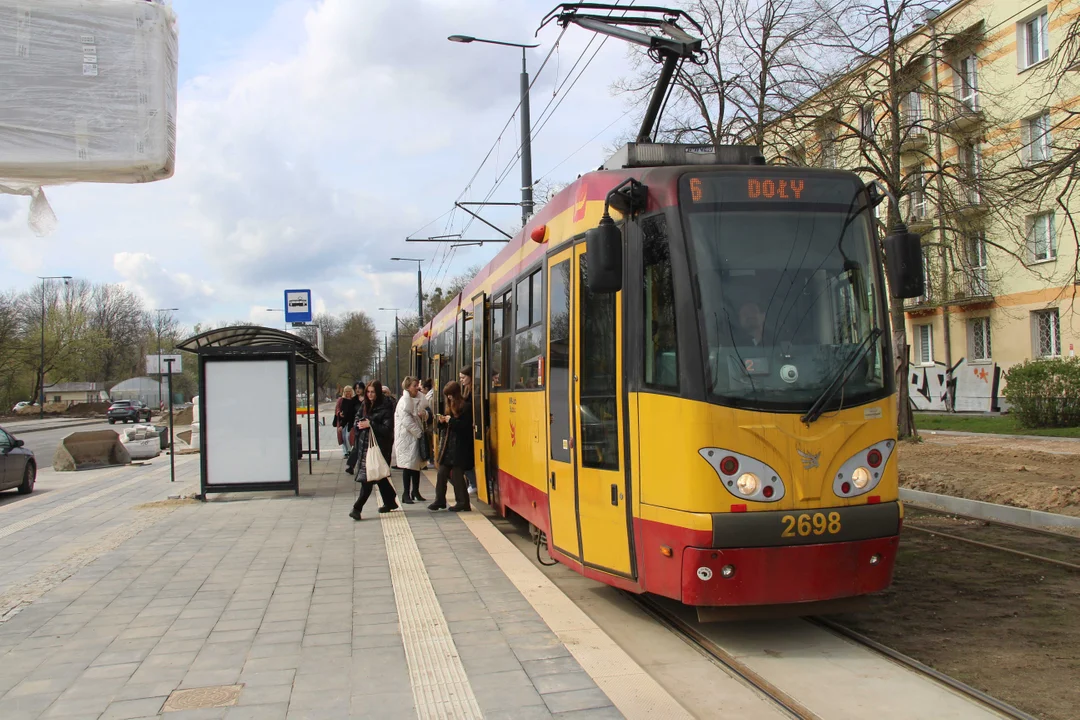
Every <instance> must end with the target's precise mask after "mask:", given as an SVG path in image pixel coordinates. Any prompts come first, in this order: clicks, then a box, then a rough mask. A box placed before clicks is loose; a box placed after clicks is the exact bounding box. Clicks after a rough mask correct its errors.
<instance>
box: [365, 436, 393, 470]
mask: <svg viewBox="0 0 1080 720" xmlns="http://www.w3.org/2000/svg"><path fill="white" fill-rule="evenodd" d="M368 435H369V436H370V438H371V440H370V443H369V444H368V449H367V455H366V457H367V468H366V477H365V480H367V482H377V481H379V480H382V479H383V478H388V477H390V466H389V465H387V464H386V458H384V457H383V454H382V450H380V449H379V441H378V440H376V439H375V432H374V431H372V432H370V433H368Z"/></svg>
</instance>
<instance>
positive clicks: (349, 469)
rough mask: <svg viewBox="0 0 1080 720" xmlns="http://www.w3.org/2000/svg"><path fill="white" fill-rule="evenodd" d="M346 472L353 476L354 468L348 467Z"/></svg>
mask: <svg viewBox="0 0 1080 720" xmlns="http://www.w3.org/2000/svg"><path fill="white" fill-rule="evenodd" d="M345 472H347V473H349V474H350V475H352V468H351V467H347V468H345Z"/></svg>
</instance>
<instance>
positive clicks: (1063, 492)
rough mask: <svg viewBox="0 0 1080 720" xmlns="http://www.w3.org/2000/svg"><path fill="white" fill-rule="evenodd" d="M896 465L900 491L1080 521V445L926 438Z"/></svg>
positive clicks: (907, 447) (902, 450) (904, 451)
mask: <svg viewBox="0 0 1080 720" xmlns="http://www.w3.org/2000/svg"><path fill="white" fill-rule="evenodd" d="M899 462H900V484H901V485H902V486H903V487H907V488H911V489H913V490H924V491H927V492H933V493H941V494H943V495H954V496H957V497H964V498H969V499H971V500H982V501H984V502H992V503H998V504H1001V505H1014V506H1016V507H1022V508H1029V509H1032V510H1043V511H1046V512H1055V513H1062V514H1064V515H1074V516H1078V517H1080V441H1074V440H1026V439H1019V438H1002V437H995V436H992V435H983V436H962V435H940V434H938V435H932V434H929V433H926V434H924V435H923V442H920V443H907V442H904V443H900V446H899Z"/></svg>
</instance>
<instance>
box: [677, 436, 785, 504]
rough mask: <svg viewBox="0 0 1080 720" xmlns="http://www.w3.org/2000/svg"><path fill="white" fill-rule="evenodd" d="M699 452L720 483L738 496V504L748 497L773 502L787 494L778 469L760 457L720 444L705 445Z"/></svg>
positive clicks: (762, 501) (750, 499) (733, 494)
mask: <svg viewBox="0 0 1080 720" xmlns="http://www.w3.org/2000/svg"><path fill="white" fill-rule="evenodd" d="M698 453H699V454H700V455H701V457H702V458H704V459H705V461H706V462H708V463H709V465H711V466H712V469H713V470H714V471H716V475H717V477H718V478H719V479H720V484H721V486H723V488H724V489H725V490H727V491H728V492H729V493H730V494H731V496H732V497H733V498H736V499H737V504H743V503H745V502H746V501H748V500H749V501H751V502H760V503H772V502H776V501H777V500H779V499H781V498H782V497H784V495H785V494H786V489H785V487H784V481H783V480H782V479H781V478H780V475H779V473H777V472H776V471H775V470H773V469H772V468H771V467H769V466H768V465H766V464H765V463H763V462H761V461H760V460H757V459H755V458H752V457H750V456H749V455H743V454H742V453H737V452H732V451H731V450H725V449H723V448H712V447H707V448H702V449H701V450H699V451H698ZM736 506H737V505H736V504H733V505H732V507H733V508H734V507H736ZM745 509H746V508H745V505H743V510H745Z"/></svg>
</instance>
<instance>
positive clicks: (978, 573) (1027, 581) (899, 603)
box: [836, 446, 1080, 720]
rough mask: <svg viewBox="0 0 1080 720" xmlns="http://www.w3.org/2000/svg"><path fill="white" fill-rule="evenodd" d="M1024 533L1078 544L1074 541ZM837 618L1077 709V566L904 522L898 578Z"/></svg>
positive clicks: (973, 681)
mask: <svg viewBox="0 0 1080 720" xmlns="http://www.w3.org/2000/svg"><path fill="white" fill-rule="evenodd" d="M931 447H932V446H931ZM917 515H918V514H917V513H912V524H918V525H919V526H921V527H927V528H932V529H939V530H942V531H946V532H950V533H953V534H962V532H963V531H962V529H961V528H960V527H958V524H959V523H962V522H963V521H956V520H952V519H949V518H940V517H933V516H927V515H923V516H921V517H917ZM958 531H959V532H958ZM979 539H980V540H984V541H986V540H988V539H989V540H990V541H991V542H995V541H996V542H999V543H1002V544H1008V545H1015V543H1006V542H1005V541H1004V538H996V537H995V538H979ZM1026 542H1027V543H1028V544H1029V545H1028V546H1027V547H1024V549H1025V550H1026V551H1029V552H1036V553H1041V554H1045V555H1051V554H1058V553H1069V552H1071V553H1072V554H1073V555H1076V554H1080V552H1078V550H1077V548H1080V543H1076V541H1073V543H1074V546H1072V547H1070V546H1069V543H1068V542H1067V541H1062V542H1063V543H1064V544H1062V542H1058V541H1051V540H1049V539H1046V538H1029V539H1028V540H1027V541H1026ZM1030 543H1035V544H1036V545H1047V544H1058V545H1060V547H1059V548H1057V551H1056V552H1055V553H1051V552H1048V551H1049V550H1050V548H1049V547H1042V548H1037V547H1031V546H1030ZM836 619H837V620H838V621H839V622H841V623H842V624H844V625H846V626H848V627H850V628H852V629H853V630H856V631H858V632H861V633H863V634H865V635H867V636H869V637H872V638H873V639H875V640H877V641H879V642H881V643H884V644H885V645H888V646H889V647H892V648H894V649H896V650H898V651H900V652H902V653H904V654H906V655H909V656H911V657H914V658H915V659H917V660H920V661H921V662H923V663H925V664H927V665H930V666H931V667H933V668H936V669H937V670H940V671H941V672H944V673H945V674H947V675H950V676H952V677H955V678H957V679H958V680H961V681H963V682H965V683H967V684H969V685H971V686H973V687H976V688H978V689H980V690H982V691H984V692H987V693H989V694H990V695H993V696H994V697H996V698H998V699H1000V700H1003V701H1004V702H1007V703H1009V704H1011V705H1013V706H1015V707H1018V708H1020V709H1021V710H1024V711H1026V712H1028V713H1031V714H1032V715H1035V716H1036V717H1039V718H1044V719H1045V720H1075V719H1076V718H1077V717H1078V711H1077V708H1078V707H1080V682H1078V681H1077V678H1080V572H1077V571H1073V570H1068V569H1065V568H1059V567H1055V566H1053V565H1049V564H1045V563H1042V562H1040V561H1036V560H1028V559H1025V558H1019V557H1015V556H1012V555H1009V554H1007V553H1001V552H997V551H993V550H988V549H983V548H979V547H973V546H970V545H967V544H964V543H959V542H957V541H954V540H950V539H947V538H939V537H934V536H931V535H927V534H925V533H921V532H918V531H916V530H914V529H912V528H905V530H904V533H903V535H902V537H901V541H900V553H899V556H898V558H897V565H896V573H895V577H894V580H893V585H892V587H890V588H889V590H887V591H885V592H883V593H880V594H878V595H876V596H874V597H873V598H872V599H871V605H870V607H869V608H868V609H867V610H866V611H864V612H859V613H856V614H851V615H845V616H839V617H837V618H836Z"/></svg>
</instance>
